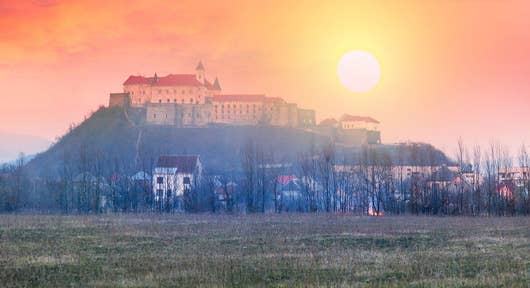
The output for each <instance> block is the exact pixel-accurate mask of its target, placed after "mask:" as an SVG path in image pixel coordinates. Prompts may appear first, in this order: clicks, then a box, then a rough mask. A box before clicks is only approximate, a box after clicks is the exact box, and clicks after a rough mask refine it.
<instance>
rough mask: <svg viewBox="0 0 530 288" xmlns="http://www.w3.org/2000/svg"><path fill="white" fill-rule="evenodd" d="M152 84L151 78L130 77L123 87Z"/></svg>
mask: <svg viewBox="0 0 530 288" xmlns="http://www.w3.org/2000/svg"><path fill="white" fill-rule="evenodd" d="M151 83H153V77H144V76H134V75H131V76H129V78H127V80H125V82H123V85H139V84H151Z"/></svg>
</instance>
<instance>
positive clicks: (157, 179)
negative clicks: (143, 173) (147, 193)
mask: <svg viewBox="0 0 530 288" xmlns="http://www.w3.org/2000/svg"><path fill="white" fill-rule="evenodd" d="M156 183H157V184H164V177H156Z"/></svg>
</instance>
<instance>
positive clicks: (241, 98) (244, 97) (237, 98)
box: [213, 94, 265, 102]
mask: <svg viewBox="0 0 530 288" xmlns="http://www.w3.org/2000/svg"><path fill="white" fill-rule="evenodd" d="M264 97H265V95H260V94H229V95H214V96H213V101H217V102H223V101H225V102H226V101H233V102H261V101H263V98H264Z"/></svg>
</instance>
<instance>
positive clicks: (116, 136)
mask: <svg viewBox="0 0 530 288" xmlns="http://www.w3.org/2000/svg"><path fill="white" fill-rule="evenodd" d="M142 120H143V114H142V112H141V111H135V110H130V111H128V113H124V110H123V109H121V108H110V109H109V108H101V109H99V110H98V111H96V112H95V113H94V114H93V115H92V116H91V117H90V118H88V119H87V120H86V121H84V122H83V123H81V124H80V125H79V126H78V127H76V128H74V129H73V130H71V131H70V132H69V133H67V134H66V135H64V136H63V137H62V138H61V139H60V140H59V141H58V142H57V143H56V144H54V145H53V146H52V147H51V148H50V149H48V150H47V151H46V152H43V153H40V154H38V155H37V156H36V157H35V158H34V159H33V160H32V161H31V162H30V163H29V164H28V168H29V171H30V172H31V173H32V174H33V175H36V176H40V177H60V176H61V175H63V174H64V173H72V174H75V173H80V172H81V171H83V170H89V171H91V170H95V169H101V170H102V171H101V172H102V173H105V172H109V173H110V171H111V170H112V171H121V172H124V173H128V174H131V173H133V172H135V171H138V170H146V171H150V170H151V168H152V167H153V165H154V163H155V162H156V159H157V157H158V156H159V155H161V154H182V153H184V154H197V155H200V157H201V160H202V162H203V163H204V165H205V167H206V169H207V170H208V171H209V172H211V173H220V172H221V171H223V172H230V171H237V170H239V169H240V167H241V156H242V154H243V151H244V150H245V147H246V146H247V145H248V143H250V142H252V143H256V144H259V145H260V146H261V147H262V149H263V151H264V153H265V154H269V155H273V158H274V162H277V163H278V162H282V163H285V162H293V161H296V158H297V156H298V155H299V154H300V153H302V152H308V151H310V149H311V147H312V146H313V147H317V148H315V151H318V149H319V148H318V147H321V146H322V145H324V144H326V143H329V141H330V139H329V137H327V136H325V135H321V134H315V133H312V132H310V131H304V130H300V129H293V128H282V127H251V126H247V127H245V126H241V127H208V128H174V127H165V126H143V125H141V124H138V123H142ZM418 147H419V148H420V149H416V151H417V153H419V155H416V157H422V158H425V157H426V155H427V154H429V155H430V156H431V159H432V157H434V158H435V161H436V163H447V162H448V160H447V158H446V157H445V155H443V153H442V152H440V151H438V150H436V149H434V148H433V147H432V146H430V145H425V144H421V145H419V146H418ZM337 148H338V149H337V150H338V153H339V154H340V156H338V157H343V155H355V153H357V152H359V149H358V147H349V148H346V147H341V146H340V145H337ZM402 148H404V147H401V148H400V147H398V146H396V145H378V146H377V149H378V150H386V151H387V152H389V153H390V154H391V155H393V158H394V159H395V161H398V162H402V163H407V162H408V163H410V161H413V159H412V158H410V157H407V156H403V155H404V152H403V151H404V150H403V149H402ZM404 149H405V150H407V149H409V148H407V147H405V148H404ZM342 153H344V154H343V155H342ZM405 154H407V155H408V154H410V153H409V152H407V153H405ZM422 155H423V156H422ZM398 156H399V157H398Z"/></svg>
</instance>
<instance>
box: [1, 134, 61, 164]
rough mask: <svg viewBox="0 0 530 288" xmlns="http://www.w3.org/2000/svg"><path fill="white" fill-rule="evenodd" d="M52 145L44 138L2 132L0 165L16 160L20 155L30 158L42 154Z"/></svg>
mask: <svg viewBox="0 0 530 288" xmlns="http://www.w3.org/2000/svg"><path fill="white" fill-rule="evenodd" d="M51 144H52V142H51V141H50V140H47V139H44V138H43V137H39V136H32V135H23V134H16V133H9V132H3V131H0V164H2V163H8V162H12V161H14V160H16V159H17V158H18V157H19V155H20V153H24V154H25V156H26V157H28V156H30V155H33V154H36V153H39V152H42V151H44V150H46V149H48V148H49V147H50V145H51Z"/></svg>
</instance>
